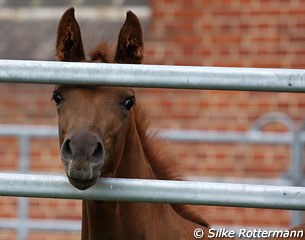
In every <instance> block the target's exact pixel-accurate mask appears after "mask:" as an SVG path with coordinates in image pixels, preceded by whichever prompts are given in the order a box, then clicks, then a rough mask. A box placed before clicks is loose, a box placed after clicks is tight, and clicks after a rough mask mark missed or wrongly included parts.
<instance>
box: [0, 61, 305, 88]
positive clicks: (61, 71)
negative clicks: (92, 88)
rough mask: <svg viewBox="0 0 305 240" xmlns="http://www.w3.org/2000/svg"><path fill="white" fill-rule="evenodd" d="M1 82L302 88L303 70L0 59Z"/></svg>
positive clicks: (304, 74) (166, 86)
mask: <svg viewBox="0 0 305 240" xmlns="http://www.w3.org/2000/svg"><path fill="white" fill-rule="evenodd" d="M0 82H18V83H44V84H96V85H111V86H131V87H149V88H177V89H218V90H239V91H246V90H250V91H282V92H305V70H297V69H267V68H266V69H258V68H228V67H190V66H160V65H135V64H109V63H108V64H101V63H75V62H73V63H71V62H45V61H23V60H22V61H21V60H20V61H16V60H0Z"/></svg>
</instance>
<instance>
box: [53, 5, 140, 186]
mask: <svg viewBox="0 0 305 240" xmlns="http://www.w3.org/2000/svg"><path fill="white" fill-rule="evenodd" d="M106 50H107V49H106V47H105V44H101V45H100V47H98V48H97V49H95V50H94V51H93V52H92V53H91V54H90V60H88V62H108V60H107V59H108V56H107V52H106ZM56 57H57V59H59V60H61V61H74V62H85V61H87V60H86V59H85V53H84V49H83V44H82V39H81V32H80V28H79V25H78V23H77V21H76V19H75V17H74V9H73V8H70V9H68V10H67V11H66V12H65V13H64V15H63V16H62V18H61V20H60V23H59V26H58V31H57V42H56ZM142 58H143V38H142V30H141V25H140V23H139V20H138V18H137V17H136V15H134V14H133V13H132V12H130V11H129V12H128V13H127V16H126V21H125V23H124V25H123V26H122V29H121V31H120V34H119V37H118V43H117V48H116V52H115V56H114V60H113V62H115V63H141V61H142ZM101 74H102V73H101ZM53 100H54V102H55V103H56V105H57V112H58V117H59V120H58V123H59V139H60V145H61V159H62V161H63V164H64V167H65V171H66V174H67V176H68V179H69V181H70V183H71V184H72V185H74V186H75V187H76V188H78V189H82V190H83V189H87V188H89V187H91V186H92V185H93V184H95V182H96V180H97V179H98V178H99V177H100V176H111V173H113V171H115V169H116V167H117V165H118V162H117V161H116V160H117V159H119V158H120V154H122V153H121V151H120V150H121V149H122V148H123V144H124V136H125V134H126V128H127V124H128V121H129V115H130V114H131V111H132V106H133V105H134V104H135V95H134V92H133V90H132V89H130V88H118V87H105V86H64V85H61V86H56V88H55V90H54V92H53Z"/></svg>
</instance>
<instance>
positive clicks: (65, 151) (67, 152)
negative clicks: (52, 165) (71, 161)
mask: <svg viewBox="0 0 305 240" xmlns="http://www.w3.org/2000/svg"><path fill="white" fill-rule="evenodd" d="M70 144H71V140H70V139H67V140H66V141H65V142H64V144H63V145H62V147H61V154H62V155H63V156H64V157H66V158H69V157H72V150H71V145H70Z"/></svg>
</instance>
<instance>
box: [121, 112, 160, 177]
mask: <svg viewBox="0 0 305 240" xmlns="http://www.w3.org/2000/svg"><path fill="white" fill-rule="evenodd" d="M136 117H137V115H136V114H135V113H134V112H131V115H130V120H129V124H128V129H127V131H126V137H125V142H124V147H123V149H124V150H123V152H122V156H121V159H120V164H119V166H118V169H117V173H116V177H120V178H140V179H153V178H155V177H154V173H153V170H152V168H151V166H150V163H149V161H148V159H147V157H146V154H145V152H144V149H143V144H142V141H144V139H141V138H143V137H145V135H144V136H143V135H142V134H141V133H140V132H139V129H138V127H139V126H138V125H137V123H138V121H137V120H136Z"/></svg>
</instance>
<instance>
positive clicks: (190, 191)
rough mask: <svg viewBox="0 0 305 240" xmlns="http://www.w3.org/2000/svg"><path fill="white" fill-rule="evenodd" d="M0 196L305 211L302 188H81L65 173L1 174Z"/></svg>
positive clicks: (177, 184)
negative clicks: (83, 189)
mask: <svg viewBox="0 0 305 240" xmlns="http://www.w3.org/2000/svg"><path fill="white" fill-rule="evenodd" d="M0 195H2V196H19V197H20V196H24V197H45V198H67V199H94V200H101V201H134V202H159V203H161V202H163V203H164V202H171V203H185V204H200V205H217V206H235V207H236V206H238V207H253V208H275V209H298V210H305V201H304V199H305V188H302V187H287V186H266V185H247V184H229V183H210V182H193V181H162V180H144V179H111V178H101V179H100V180H99V182H98V183H97V184H96V185H95V186H94V187H92V188H90V189H88V190H85V191H80V190H78V189H76V188H74V187H72V186H71V185H70V184H69V182H68V180H67V178H66V177H65V176H58V175H33V174H31V175H30V174H10V173H0Z"/></svg>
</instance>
